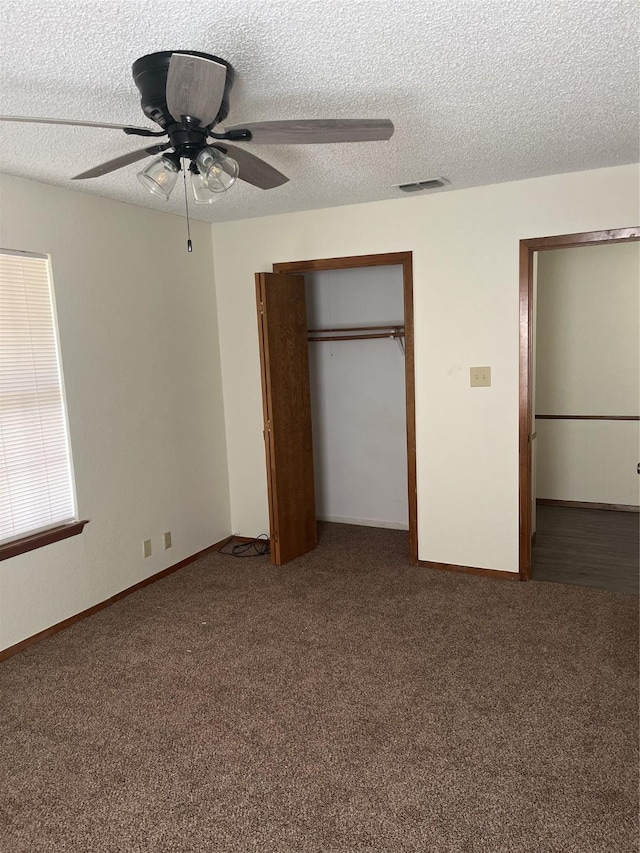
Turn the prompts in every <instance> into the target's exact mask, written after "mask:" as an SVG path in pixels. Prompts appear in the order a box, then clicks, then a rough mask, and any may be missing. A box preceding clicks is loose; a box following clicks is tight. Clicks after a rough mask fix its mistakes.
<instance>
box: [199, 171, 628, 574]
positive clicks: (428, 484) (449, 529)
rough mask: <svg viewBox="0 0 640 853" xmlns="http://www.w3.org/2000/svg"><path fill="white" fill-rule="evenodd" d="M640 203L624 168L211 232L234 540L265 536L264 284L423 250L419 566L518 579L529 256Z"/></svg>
mask: <svg viewBox="0 0 640 853" xmlns="http://www.w3.org/2000/svg"><path fill="white" fill-rule="evenodd" d="M637 187H638V169H637V167H636V166H620V167H616V168H611V169H601V170H597V171H593V172H575V173H571V174H566V175H556V176H551V177H546V178H537V179H532V180H527V181H519V182H515V183H505V184H498V185H494V186H489V187H477V188H473V189H468V190H460V191H450V192H446V193H438V194H434V195H428V196H424V197H419V198H401V199H400V198H399V199H397V200H395V201H384V202H377V203H372V204H364V205H357V206H351V207H341V208H332V209H326V210H316V211H306V212H303V213H296V214H288V215H283V216H273V217H268V218H263V219H253V220H244V221H241V222H228V223H221V224H216V225H214V226H213V234H214V257H215V268H216V290H217V298H218V310H219V314H220V343H221V354H222V375H223V386H224V393H225V418H226V424H227V437H228V459H229V473H230V489H231V513H232V527H233V529H234V530H235V531H237V532H239V533H242V534H245V535H251V536H252V535H256V534H258V533H261V532H264V531H266V530H268V511H267V493H266V475H265V459H264V446H263V439H262V398H261V389H260V366H259V356H258V334H257V325H256V309H255V292H254V279H253V274H254V272H255V271H257V270H270V269H271V265H272V264H273V263H274V262H278V261H294V260H304V259H310V258H328V257H340V256H346V255H359V254H370V253H376V252H391V251H406V250H412V251H413V253H414V256H413V257H414V309H415V331H416V341H415V354H416V419H417V475H418V495H417V497H418V519H419V524H418V526H419V529H418V545H419V557H420V559H422V560H434V561H439V562H445V563H454V564H461V565H469V566H478V567H484V568H490V569H502V570H506V571H517V569H518V364H519V362H518V342H519V337H518V329H519V313H518V241H519V240H520V239H521V238H533V237H543V236H547V235H551V234H567V233H572V232H578V231H592V230H596V229H603V228H621V227H625V226H629V225H634V224H637V222H638V220H639V219H640V212H639V199H638V191H637ZM273 192H277V190H273ZM474 365H490V366H491V367H492V382H493V384H492V387H491V388H470V387H469V367H471V366H474Z"/></svg>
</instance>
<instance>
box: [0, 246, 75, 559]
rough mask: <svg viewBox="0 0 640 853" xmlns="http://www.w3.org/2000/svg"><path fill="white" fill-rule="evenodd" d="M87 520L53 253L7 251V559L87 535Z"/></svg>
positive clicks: (3, 541) (2, 460)
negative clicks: (61, 347) (79, 503)
mask: <svg viewBox="0 0 640 853" xmlns="http://www.w3.org/2000/svg"><path fill="white" fill-rule="evenodd" d="M83 524H84V522H78V521H77V514H76V506H75V494H74V486H73V476H72V465H71V452H70V447H69V437H68V429H67V418H66V409H65V402H64V393H63V384H62V373H61V368H60V357H59V351H58V340H57V329H56V320H55V313H54V304H53V290H52V282H51V266H50V263H49V258H48V257H47V256H46V255H32V254H28V253H26V252H14V251H10V250H6V249H0V559H4V558H6V557H10V556H15V554H18V553H22V552H23V551H26V550H31V549H32V548H37V547H40V546H41V545H44V544H47V543H48V542H51V541H55V540H56V539H61V538H65V537H66V536H70V535H73V533H79V532H80V530H82V526H83ZM78 528H79V529H78Z"/></svg>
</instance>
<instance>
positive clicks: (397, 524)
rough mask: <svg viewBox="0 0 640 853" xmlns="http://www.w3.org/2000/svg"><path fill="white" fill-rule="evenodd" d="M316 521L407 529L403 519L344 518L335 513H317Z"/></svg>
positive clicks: (407, 526)
mask: <svg viewBox="0 0 640 853" xmlns="http://www.w3.org/2000/svg"><path fill="white" fill-rule="evenodd" d="M317 520H318V521H333V522H335V523H336V524H356V525H358V526H359V527H386V528H388V529H389V530H408V529H409V525H408V524H407V523H406V522H404V521H380V520H378V519H377V518H344V517H342V516H341V517H339V518H338V517H337V516H335V515H319V516H318V518H317Z"/></svg>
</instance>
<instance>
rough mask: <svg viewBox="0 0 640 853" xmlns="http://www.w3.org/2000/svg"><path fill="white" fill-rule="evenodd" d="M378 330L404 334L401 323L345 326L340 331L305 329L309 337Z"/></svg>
mask: <svg viewBox="0 0 640 853" xmlns="http://www.w3.org/2000/svg"><path fill="white" fill-rule="evenodd" d="M378 329H380V330H385V329H388V330H389V331H391V332H396V331H402V332H403V334H404V324H403V323H396V325H395V326H346V327H345V328H341V329H335V328H333V329H307V333H308V334H310V335H318V334H321V333H324V332H330V333H331V334H333V333H334V332H373V331H376V330H378Z"/></svg>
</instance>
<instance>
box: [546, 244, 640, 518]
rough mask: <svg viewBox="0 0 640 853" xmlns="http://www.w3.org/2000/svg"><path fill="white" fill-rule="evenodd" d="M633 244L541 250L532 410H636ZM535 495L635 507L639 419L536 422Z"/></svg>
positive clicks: (639, 337)
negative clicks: (534, 384)
mask: <svg viewBox="0 0 640 853" xmlns="http://www.w3.org/2000/svg"><path fill="white" fill-rule="evenodd" d="M639 320H640V243H638V242H635V243H627V244H620V243H617V244H613V245H607V246H590V247H584V248H577V249H561V250H557V251H550V252H540V253H539V261H538V321H537V350H538V355H537V394H536V412H537V413H538V414H553V415H562V414H569V415H635V416H638V414H640V399H639V398H640V324H639ZM536 423H537V426H536V429H537V433H538V452H537V463H538V464H537V496H538V497H540V498H551V499H554V500H570V501H591V502H595V503H613V504H636V505H637V504H638V502H639V492H638V489H639V486H638V484H639V481H640V478H638V475H637V473H636V466H637V464H638V438H639V429H638V422H631V421H622V422H618V421H572V420H566V421H565V420H538V421H537V422H536Z"/></svg>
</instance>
